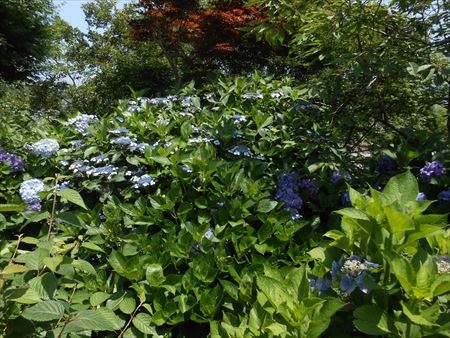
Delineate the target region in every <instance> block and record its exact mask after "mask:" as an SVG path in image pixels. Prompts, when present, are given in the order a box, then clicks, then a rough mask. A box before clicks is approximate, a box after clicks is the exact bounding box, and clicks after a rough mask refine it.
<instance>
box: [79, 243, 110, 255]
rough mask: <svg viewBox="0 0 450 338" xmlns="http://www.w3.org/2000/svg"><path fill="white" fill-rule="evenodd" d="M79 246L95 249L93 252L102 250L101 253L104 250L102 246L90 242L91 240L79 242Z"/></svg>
mask: <svg viewBox="0 0 450 338" xmlns="http://www.w3.org/2000/svg"><path fill="white" fill-rule="evenodd" d="M81 247H83V248H86V249H88V250H91V251H95V252H103V253H104V252H105V250H103V248H102V247H100V246H98V245H97V244H95V243H92V242H83V243H81Z"/></svg>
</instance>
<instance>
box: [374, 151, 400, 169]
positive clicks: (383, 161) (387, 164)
mask: <svg viewBox="0 0 450 338" xmlns="http://www.w3.org/2000/svg"><path fill="white" fill-rule="evenodd" d="M377 167H378V171H379V172H382V173H386V172H391V171H394V170H395V167H396V163H395V160H394V159H393V158H392V157H390V156H388V155H386V154H383V155H381V157H380V158H379V160H378V163H377Z"/></svg>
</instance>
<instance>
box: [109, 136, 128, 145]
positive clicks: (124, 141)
mask: <svg viewBox="0 0 450 338" xmlns="http://www.w3.org/2000/svg"><path fill="white" fill-rule="evenodd" d="M111 143H112V144H116V145H119V146H129V145H130V144H132V143H134V140H133V139H131V138H130V137H128V136H120V137H118V138H115V139H112V140H111Z"/></svg>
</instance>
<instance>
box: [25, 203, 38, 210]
mask: <svg viewBox="0 0 450 338" xmlns="http://www.w3.org/2000/svg"><path fill="white" fill-rule="evenodd" d="M41 208H42V206H41V202H38V201H36V202H33V203H31V204H28V206H27V207H26V209H25V210H27V211H41Z"/></svg>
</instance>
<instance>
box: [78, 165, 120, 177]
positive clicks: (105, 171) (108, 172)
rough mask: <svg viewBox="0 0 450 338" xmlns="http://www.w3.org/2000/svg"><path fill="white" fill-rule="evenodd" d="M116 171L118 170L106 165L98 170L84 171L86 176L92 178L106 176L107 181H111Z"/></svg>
mask: <svg viewBox="0 0 450 338" xmlns="http://www.w3.org/2000/svg"><path fill="white" fill-rule="evenodd" d="M118 169H119V168H117V167H115V166H112V165H107V166H104V167H98V168H94V167H91V168H89V169H88V170H87V171H86V174H87V175H92V176H94V177H98V176H106V177H107V179H111V178H112V177H113V176H114V175H117V172H118Z"/></svg>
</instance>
